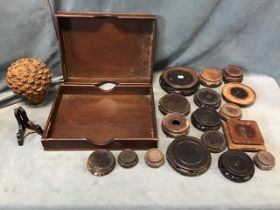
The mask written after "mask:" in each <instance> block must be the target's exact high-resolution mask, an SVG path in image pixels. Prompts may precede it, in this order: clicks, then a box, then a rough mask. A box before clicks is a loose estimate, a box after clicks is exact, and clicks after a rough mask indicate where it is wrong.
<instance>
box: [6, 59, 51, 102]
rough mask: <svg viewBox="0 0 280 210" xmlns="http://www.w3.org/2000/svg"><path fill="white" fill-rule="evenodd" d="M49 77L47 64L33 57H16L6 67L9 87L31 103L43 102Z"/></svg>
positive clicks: (49, 81)
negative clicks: (16, 58)
mask: <svg viewBox="0 0 280 210" xmlns="http://www.w3.org/2000/svg"><path fill="white" fill-rule="evenodd" d="M51 79H52V74H51V72H50V70H49V69H48V67H47V65H46V64H45V63H43V62H42V61H40V60H38V59H34V58H21V59H18V60H16V61H15V62H14V63H12V65H11V66H10V67H9V68H8V69H7V82H8V85H9V87H10V88H11V89H12V91H13V92H14V93H16V94H19V95H22V96H25V97H26V98H27V99H28V100H29V101H30V102H31V103H32V104H40V103H42V102H43V100H44V98H45V93H46V90H47V88H48V86H49V85H50V83H51Z"/></svg>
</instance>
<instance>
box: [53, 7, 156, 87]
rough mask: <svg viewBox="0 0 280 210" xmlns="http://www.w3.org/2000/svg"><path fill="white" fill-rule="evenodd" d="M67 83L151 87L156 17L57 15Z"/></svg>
mask: <svg viewBox="0 0 280 210" xmlns="http://www.w3.org/2000/svg"><path fill="white" fill-rule="evenodd" d="M56 17H57V23H58V32H59V40H60V46H61V59H62V68H63V77H64V81H65V83H75V84H99V83H103V82H113V83H117V84H151V82H152V61H153V47H154V36H155V29H156V16H155V15H150V14H149V15H148V14H116V13H115V14H114V13H113V14H111V13H110V14H106V13H69V12H67V13H63V12H58V13H57V14H56Z"/></svg>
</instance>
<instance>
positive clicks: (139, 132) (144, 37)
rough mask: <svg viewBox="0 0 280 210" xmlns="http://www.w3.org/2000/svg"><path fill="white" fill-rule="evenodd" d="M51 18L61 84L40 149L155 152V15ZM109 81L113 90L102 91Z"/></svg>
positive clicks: (58, 15)
mask: <svg viewBox="0 0 280 210" xmlns="http://www.w3.org/2000/svg"><path fill="white" fill-rule="evenodd" d="M56 18H57V29H58V35H59V43H60V49H61V60H62V64H61V65H62V69H63V77H64V84H63V85H61V86H60V87H59V90H58V94H57V97H56V99H55V100H54V102H53V106H52V109H51V111H50V114H49V117H48V120H47V123H46V127H45V130H44V134H43V136H42V144H43V147H44V149H45V150H91V149H96V148H109V149H122V148H133V149H147V148H151V147H157V127H156V117H155V105H154V96H153V89H152V66H153V65H152V64H153V50H154V43H155V31H156V16H155V15H151V14H115V13H113V14H107V13H67V12H60V13H57V14H56ZM108 82H109V83H113V84H115V87H114V88H112V89H110V90H104V89H102V88H101V86H102V84H104V83H108Z"/></svg>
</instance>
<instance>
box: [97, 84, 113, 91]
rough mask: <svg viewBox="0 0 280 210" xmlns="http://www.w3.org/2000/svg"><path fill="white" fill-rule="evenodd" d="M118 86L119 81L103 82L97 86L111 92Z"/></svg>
mask: <svg viewBox="0 0 280 210" xmlns="http://www.w3.org/2000/svg"><path fill="white" fill-rule="evenodd" d="M116 86H117V83H115V82H101V83H99V84H97V87H99V89H100V90H102V91H104V92H110V91H112V90H113V89H114V88H115V87H116Z"/></svg>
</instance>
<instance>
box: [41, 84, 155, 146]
mask: <svg viewBox="0 0 280 210" xmlns="http://www.w3.org/2000/svg"><path fill="white" fill-rule="evenodd" d="M51 112H52V115H51V116H50V119H48V122H49V124H48V125H47V126H46V131H45V132H44V136H43V138H42V143H43V146H44V147H45V149H47V150H59V149H63V150H67V149H70V150H81V149H91V148H92V149H95V148H100V147H102V148H110V149H121V148H128V147H132V148H135V149H145V148H150V147H157V138H156V136H157V134H156V132H157V131H156V123H155V113H154V102H153V91H152V87H151V86H144V85H140V86H133V87H131V86H130V87H127V86H125V85H118V86H116V87H115V88H114V89H113V90H111V91H104V90H101V89H100V88H99V87H98V86H87V85H76V86H72V85H69V86H68V85H63V86H61V87H60V89H59V94H58V96H57V99H56V102H55V104H54V106H53V110H52V111H51ZM139 140H141V141H139Z"/></svg>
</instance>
